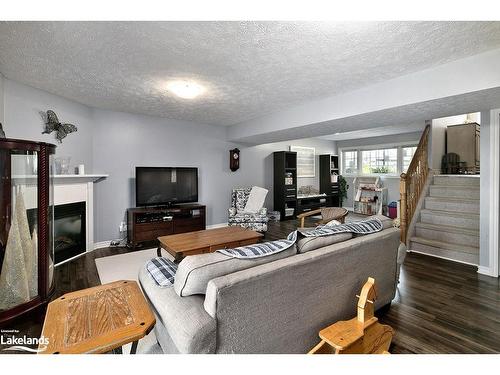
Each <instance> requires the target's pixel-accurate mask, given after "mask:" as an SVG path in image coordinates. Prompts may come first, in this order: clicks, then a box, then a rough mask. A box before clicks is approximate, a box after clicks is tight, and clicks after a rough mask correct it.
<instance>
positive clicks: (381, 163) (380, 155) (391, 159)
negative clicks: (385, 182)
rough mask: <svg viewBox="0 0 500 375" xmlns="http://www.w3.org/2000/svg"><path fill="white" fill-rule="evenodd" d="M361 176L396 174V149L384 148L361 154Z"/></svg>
mask: <svg viewBox="0 0 500 375" xmlns="http://www.w3.org/2000/svg"><path fill="white" fill-rule="evenodd" d="M361 155H362V156H361V159H362V165H361V171H362V173H363V174H397V173H398V149H397V148H386V149H380V150H367V151H362V152H361Z"/></svg>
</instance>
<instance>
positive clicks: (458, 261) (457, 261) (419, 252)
mask: <svg viewBox="0 0 500 375" xmlns="http://www.w3.org/2000/svg"><path fill="white" fill-rule="evenodd" d="M407 252H408V253H417V254H422V255H427V256H429V257H434V258H439V259H444V260H449V261H450V262H455V263H462V264H467V265H469V266H474V267H479V266H478V265H477V264H475V263H469V262H464V261H461V260H456V259H451V258H447V257H441V256H439V255H434V254H428V253H424V252H423V251H417V250H407ZM478 272H479V270H478Z"/></svg>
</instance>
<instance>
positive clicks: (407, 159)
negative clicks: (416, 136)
mask: <svg viewBox="0 0 500 375" xmlns="http://www.w3.org/2000/svg"><path fill="white" fill-rule="evenodd" d="M416 149H417V146H410V147H403V148H402V152H403V171H402V172H406V170H407V169H408V167H409V166H410V163H411V159H412V158H413V154H415V151H416Z"/></svg>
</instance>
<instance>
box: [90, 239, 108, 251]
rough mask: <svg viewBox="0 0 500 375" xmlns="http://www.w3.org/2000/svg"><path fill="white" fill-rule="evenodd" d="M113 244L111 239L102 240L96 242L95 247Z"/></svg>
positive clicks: (100, 247) (99, 247)
mask: <svg viewBox="0 0 500 375" xmlns="http://www.w3.org/2000/svg"><path fill="white" fill-rule="evenodd" d="M110 245H111V240H109V241H101V242H95V243H94V247H93V249H94V250H95V249H102V248H103V247H109V246H110Z"/></svg>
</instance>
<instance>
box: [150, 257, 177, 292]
mask: <svg viewBox="0 0 500 375" xmlns="http://www.w3.org/2000/svg"><path fill="white" fill-rule="evenodd" d="M146 270H147V271H148V272H149V274H150V275H151V277H152V278H153V280H154V281H155V283H156V284H158V286H160V287H162V288H166V287H170V286H172V285H174V280H175V273H176V272H177V264H175V263H174V262H172V261H170V260H168V259H166V258H162V257H160V258H153V259H151V260H150V261H149V262H147V263H146Z"/></svg>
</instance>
